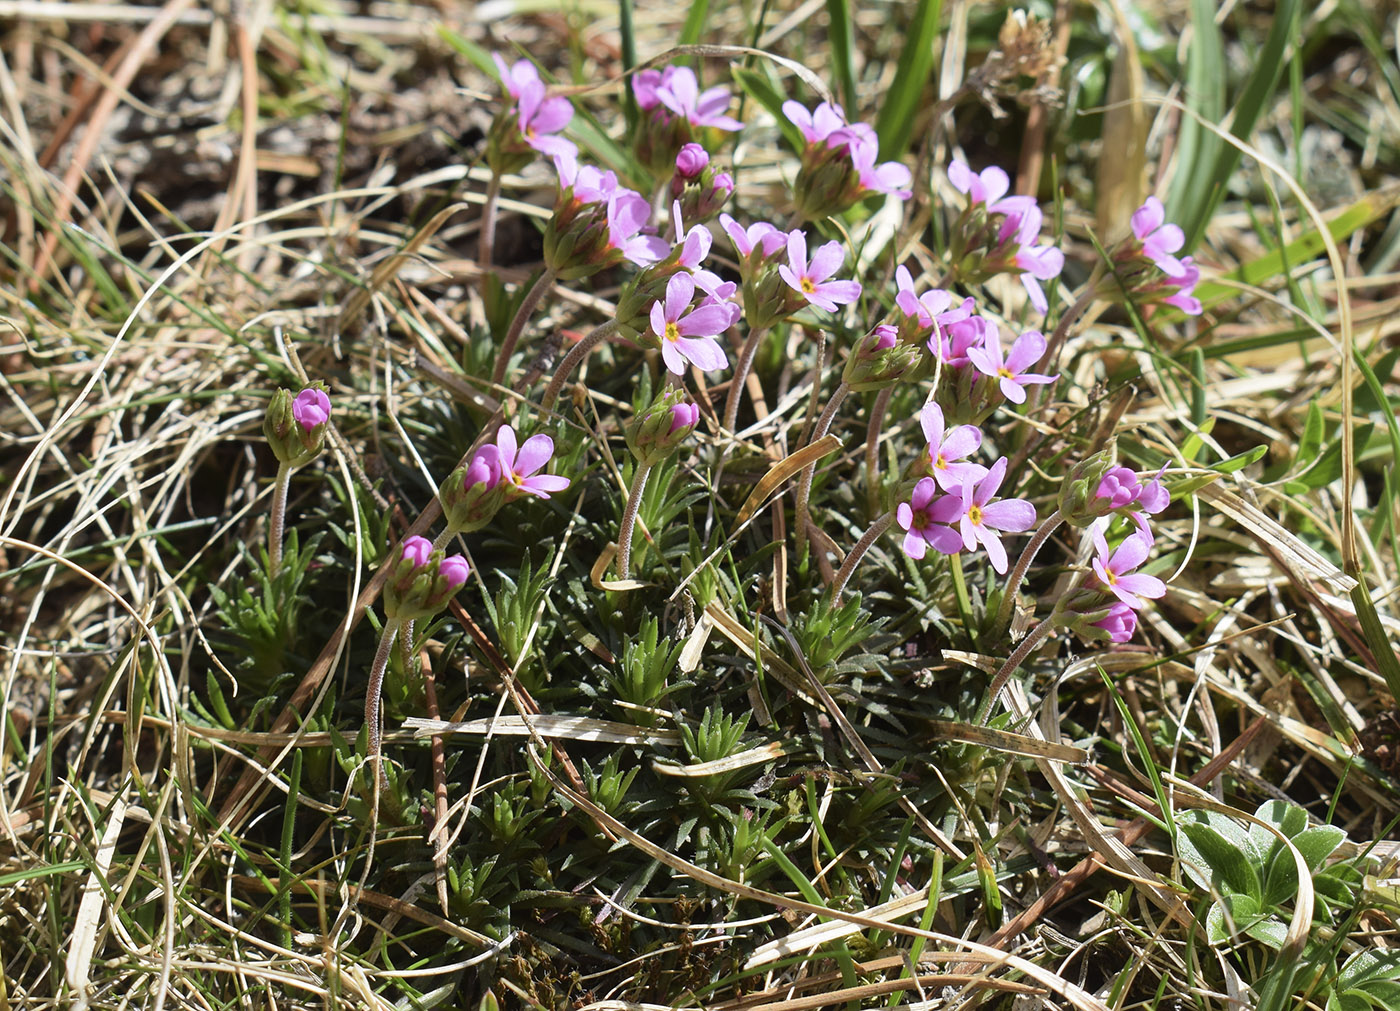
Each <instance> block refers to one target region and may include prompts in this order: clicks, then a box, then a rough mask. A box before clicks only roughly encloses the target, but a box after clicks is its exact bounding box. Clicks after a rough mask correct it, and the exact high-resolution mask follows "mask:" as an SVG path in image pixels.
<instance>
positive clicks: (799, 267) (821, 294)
mask: <svg viewBox="0 0 1400 1011" xmlns="http://www.w3.org/2000/svg"><path fill="white" fill-rule="evenodd" d="M787 251H788V262H787V263H786V264H780V265H779V266H778V274H779V275H780V276H781V277H782V279H783V280H784V281H786V282H787V285H788V287H789V288H791V289H792V290H793V291H797V292H800V293H801V294H802V296H803V297H804V298H806V299H807V301H808V302H810V303H811V304H812V305H815V306H816V307H817V308H819V309H825V310H826V311H827V312H835V311H836V306H837V305H838V304H846V303H849V302H854V301H855V300H856V299H857V298H859V297H860V282H858V281H828V280H827V278H828V277H830V276H831V275H832V274H834V273H836V271H837V270H839V269H840V267H841V264H842V263H843V262H844V261H845V259H846V252H845V250H843V249H842V248H841V243H839V242H837V241H835V240H834V239H833V240H832V241H831V242H828V243H827V244H826V245H824V246H822V247H821V248H820V249H818V250H817V251H816V252H815V253H813V254H812V260H811V263H808V262H807V234H806V233H805V232H803V231H802V230H801V229H796V230H794V231H793V232H791V233H789V235H788V240H787Z"/></svg>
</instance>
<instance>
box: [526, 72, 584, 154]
mask: <svg viewBox="0 0 1400 1011" xmlns="http://www.w3.org/2000/svg"><path fill="white" fill-rule="evenodd" d="M516 110H517V116H518V119H519V123H520V134H521V136H522V137H524V138H525V143H526V144H529V145H530V146H531V147H532V148H534V149H535V150H536V151H538V152H540V154H543V155H546V156H549V157H553V156H554V155H559V154H568V155H573V154H576V153H577V152H578V148H576V147H575V146H574V144H573V142H572V141H569V140H565V139H564V138H563V137H556V136H553V135H554V134H557V133H558V132H559V131H560V130H562V129H564V127H566V126H568V125H569V120H571V119H573V118H574V107H573V104H572V103H571V102H570V101H569V100H568V99H567V98H563V97H561V96H558V95H556V96H554V97H553V98H547V97H546V96H545V87H544V82H543V81H538V80H537V81H535V82H533V83H532V84H529V85H527V86H526V87H525V88H524V89H523V90H522V91H521V93H520V98H519V100H518V103H517V105H516Z"/></svg>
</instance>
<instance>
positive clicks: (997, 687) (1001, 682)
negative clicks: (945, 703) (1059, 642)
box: [972, 618, 1052, 727]
mask: <svg viewBox="0 0 1400 1011" xmlns="http://www.w3.org/2000/svg"><path fill="white" fill-rule="evenodd" d="M1051 627H1052V626H1051V624H1050V619H1049V618H1046V619H1045V620H1044V621H1042V622H1041V623H1040V624H1039V625H1037V626H1035V628H1033V629H1031V630H1030V632H1029V634H1027V636H1026V637H1025V638H1024V639H1022V640H1021V641H1020V643H1018V644H1017V646H1016V650H1015V652H1013V653H1012V654H1011V655H1010V656H1009V657H1007V658H1006V663H1004V664H1002V665H1001V670H999V671H997V672H996V676H995V677H993V678H992V683H991V684H990V685H988V686H987V697H986V698H984V699H983V700H982V704H981V705H980V706H978V707H977V717H976V718H975V719H974V720H973V721H972V723H973V726H978V727H980V726H982V725H983V724H985V723H986V722H987V717H988V716H989V715H990V714H991V711H992V706H993V705H995V704H996V700H997V696H998V695H1000V694H1001V690H1002V689H1003V688H1005V687H1006V682H1007V681H1010V680H1011V675H1012V674H1015V673H1016V668H1017V667H1019V666H1021V664H1022V662H1023V661H1024V660H1025V659H1026V657H1028V656H1030V655H1031V651H1032V650H1034V649H1035V648H1036V647H1037V646H1039V645H1040V643H1041V640H1042V639H1044V638H1045V637H1046V636H1047V635H1049V634H1050V630H1051Z"/></svg>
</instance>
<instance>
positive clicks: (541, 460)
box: [496, 425, 569, 498]
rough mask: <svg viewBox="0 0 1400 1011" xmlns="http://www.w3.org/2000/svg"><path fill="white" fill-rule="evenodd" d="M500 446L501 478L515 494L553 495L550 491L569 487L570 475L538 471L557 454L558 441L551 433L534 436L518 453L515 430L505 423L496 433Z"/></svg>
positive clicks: (497, 445)
mask: <svg viewBox="0 0 1400 1011" xmlns="http://www.w3.org/2000/svg"><path fill="white" fill-rule="evenodd" d="M496 449H497V450H498V451H499V459H500V466H501V478H502V479H503V480H504V481H505V482H506V483H507V484H508V485H510V487H511V490H512V491H513V492H514V493H516V494H526V495H535V496H537V497H539V498H549V493H550V492H556V491H563V490H564V489H565V488H567V487H569V479H568V478H567V477H557V476H555V475H553V474H538V475H536V474H535V472H536V471H538V470H539V469H540V468H541V467H543V466H544V465H545V464H547V463H548V462H549V460H550V457H552V456H553V455H554V440H553V439H551V438H550V437H549V436H547V435H532V436H530V438H528V439H526V440H525V445H523V446H520V447H519V451H518V452H517V450H516V434H515V429H514V428H512V427H511V426H510V425H502V426H501V427H500V430H499V431H497V432H496Z"/></svg>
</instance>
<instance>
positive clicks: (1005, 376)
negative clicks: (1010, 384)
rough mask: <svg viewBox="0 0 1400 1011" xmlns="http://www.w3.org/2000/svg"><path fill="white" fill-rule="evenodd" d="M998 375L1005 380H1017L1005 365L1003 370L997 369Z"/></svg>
mask: <svg viewBox="0 0 1400 1011" xmlns="http://www.w3.org/2000/svg"><path fill="white" fill-rule="evenodd" d="M997 375H999V376H1001V378H1003V379H1015V378H1016V377H1015V376H1013V375H1012V374H1011V370H1010V369H1008V368H1007V367H1006V366H1005V365H1003V366H1002V367H1001V368H999V369H997Z"/></svg>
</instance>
